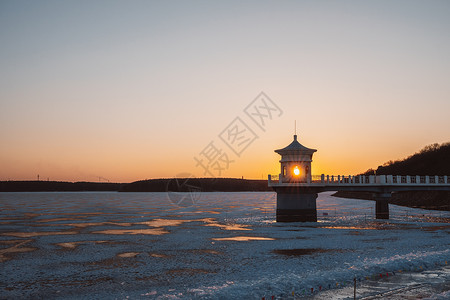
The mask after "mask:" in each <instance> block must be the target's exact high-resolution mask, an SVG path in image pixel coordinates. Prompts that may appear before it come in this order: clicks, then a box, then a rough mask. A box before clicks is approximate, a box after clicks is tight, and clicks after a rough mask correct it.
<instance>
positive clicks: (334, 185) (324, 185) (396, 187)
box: [268, 175, 450, 192]
mask: <svg viewBox="0 0 450 300" xmlns="http://www.w3.org/2000/svg"><path fill="white" fill-rule="evenodd" d="M319 177H320V178H319ZM268 185H269V187H273V188H275V189H277V188H288V187H291V188H305V189H306V188H312V189H317V190H319V191H338V190H339V191H340V190H343V191H372V192H380V191H384V192H393V191H417V190H443V191H450V176H395V175H379V176H374V175H371V176H363V175H360V176H340V175H338V176H334V175H332V176H330V175H321V176H315V177H313V180H312V181H311V182H284V181H283V180H280V177H279V175H275V176H273V175H269V181H268Z"/></svg>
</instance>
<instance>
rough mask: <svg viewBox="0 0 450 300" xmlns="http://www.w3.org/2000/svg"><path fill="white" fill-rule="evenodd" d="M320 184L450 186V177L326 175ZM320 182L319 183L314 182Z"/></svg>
mask: <svg viewBox="0 0 450 300" xmlns="http://www.w3.org/2000/svg"><path fill="white" fill-rule="evenodd" d="M320 177H321V178H320V181H319V182H320V183H325V184H390V185H392V184H394V185H397V184H414V185H417V184H427V185H429V184H450V176H414V175H413V176H410V175H407V176H405V175H378V176H375V175H368V176H366V175H357V176H352V175H348V176H345V175H337V176H336V175H324V174H322V175H321V176H320ZM314 182H318V181H314Z"/></svg>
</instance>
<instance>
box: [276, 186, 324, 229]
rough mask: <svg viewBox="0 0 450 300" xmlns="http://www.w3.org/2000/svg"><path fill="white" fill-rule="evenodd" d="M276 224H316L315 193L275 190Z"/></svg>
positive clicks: (288, 189)
mask: <svg viewBox="0 0 450 300" xmlns="http://www.w3.org/2000/svg"><path fill="white" fill-rule="evenodd" d="M276 192H277V222H317V208H316V199H317V193H315V192H313V191H302V190H299V189H295V188H277V189H276Z"/></svg>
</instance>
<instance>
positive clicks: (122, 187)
mask: <svg viewBox="0 0 450 300" xmlns="http://www.w3.org/2000/svg"><path fill="white" fill-rule="evenodd" d="M269 191H273V190H272V188H270V187H268V185H267V180H261V179H240V178H164V179H150V180H141V181H135V182H131V183H110V182H66V181H37V180H34V181H0V192H269ZM333 196H335V197H342V198H352V199H364V200H373V198H372V195H371V194H370V193H365V192H337V193H335V194H333ZM389 203H391V204H395V205H400V206H407V207H412V208H423V209H433V210H444V211H450V192H443V191H415V192H399V193H394V194H393V196H392V198H391V200H390V202H389Z"/></svg>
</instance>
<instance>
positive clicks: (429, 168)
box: [363, 143, 450, 176]
mask: <svg viewBox="0 0 450 300" xmlns="http://www.w3.org/2000/svg"><path fill="white" fill-rule="evenodd" d="M374 174H376V175H449V176H450V143H444V144H441V145H439V144H432V145H428V146H426V147H424V148H423V149H422V150H420V151H419V152H417V153H414V154H413V155H410V156H408V157H407V158H405V159H402V160H396V161H392V160H390V161H388V162H386V163H384V164H383V165H382V166H379V167H378V168H377V169H376V170H373V169H369V170H367V171H366V172H365V173H364V174H363V175H374Z"/></svg>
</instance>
